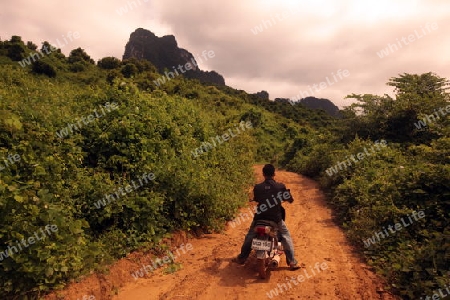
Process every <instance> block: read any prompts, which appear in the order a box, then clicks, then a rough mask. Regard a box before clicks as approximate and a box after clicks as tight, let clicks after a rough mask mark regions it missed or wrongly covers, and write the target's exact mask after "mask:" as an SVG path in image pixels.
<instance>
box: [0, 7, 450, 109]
mask: <svg viewBox="0 0 450 300" xmlns="http://www.w3.org/2000/svg"><path fill="white" fill-rule="evenodd" d="M298 2H299V1H294V0H284V1H279V0H277V1H275V0H248V1H245V2H244V1H238V0H232V1H227V2H223V1H218V0H208V1H207V0H189V1H179V0H110V1H105V0H98V1H95V2H91V1H88V0H78V1H67V2H60V1H56V0H47V1H45V2H42V1H40V2H32V1H25V0H17V1H14V3H8V4H4V5H3V12H2V13H0V18H1V19H2V24H3V25H2V28H1V29H0V36H1V38H2V39H8V38H10V36H11V35H20V36H22V37H23V39H24V40H32V41H33V42H35V43H40V42H42V41H44V40H48V41H50V42H51V41H54V40H56V39H57V38H61V37H62V36H63V35H66V34H67V32H68V31H78V32H79V33H80V39H78V40H75V41H73V43H71V44H69V45H68V46H67V49H63V52H64V53H65V54H68V53H69V52H70V50H71V49H74V48H77V47H82V48H84V49H86V51H87V52H88V54H90V55H91V56H92V57H93V58H94V59H96V60H98V59H100V58H101V57H104V56H116V57H119V58H121V57H122V55H123V52H124V47H125V44H126V42H127V41H128V38H129V35H130V34H131V32H133V31H134V30H135V29H136V28H139V27H142V28H146V29H149V30H151V31H153V32H154V33H155V34H157V35H159V36H162V35H166V34H173V35H175V37H176V39H177V41H178V44H179V46H180V47H183V48H185V49H187V50H188V51H190V52H191V53H193V54H194V55H196V54H198V53H201V52H202V51H203V50H214V52H215V54H216V56H215V58H214V59H211V60H208V61H206V62H203V63H201V64H200V66H201V67H202V68H203V69H206V70H216V71H217V72H219V73H220V74H222V75H223V76H224V77H225V79H226V82H227V84H228V85H231V86H233V87H235V88H238V89H244V90H246V91H248V92H257V91H260V90H267V91H268V92H269V93H270V96H271V98H272V99H273V98H275V97H286V98H288V97H291V96H292V95H296V94H298V92H299V91H301V90H306V89H307V88H308V86H312V85H313V84H318V83H320V82H321V81H323V80H324V79H325V78H326V77H327V76H330V75H331V74H332V72H337V70H339V69H342V70H345V69H347V70H349V72H350V74H351V75H350V76H349V77H347V78H345V79H344V80H341V81H339V82H337V83H336V84H334V85H333V86H329V87H328V88H326V89H324V90H321V91H320V92H318V93H317V94H315V95H314V96H316V97H324V98H329V99H330V100H332V101H334V102H335V103H336V104H338V105H340V106H342V105H348V104H350V103H349V101H350V100H344V97H345V96H346V95H347V94H351V93H376V94H380V95H382V94H384V93H386V92H389V93H391V91H392V88H391V87H387V86H386V82H387V81H388V80H389V78H390V77H393V76H397V75H398V74H402V73H404V72H410V73H425V72H429V71H432V72H435V73H437V74H438V75H440V76H442V77H446V78H450V70H449V69H448V61H449V60H450V59H449V58H448V53H449V50H450V39H449V32H448V30H446V28H447V27H448V26H449V25H450V18H449V15H450V7H449V6H448V4H447V2H446V0H428V1H424V0H423V1H422V0H397V1H388V0H366V1H358V0H341V1H332V0H315V1H312V0H311V1H301V3H298ZM127 7H128V10H127V12H126V13H123V14H119V13H118V10H119V9H121V8H122V10H124V9H125V8H127ZM433 22H435V23H436V24H438V29H437V30H433V31H432V32H429V34H427V35H426V36H423V37H421V38H420V39H416V40H415V41H414V42H412V43H410V44H409V45H403V47H402V48H400V49H398V51H395V52H392V53H389V55H388V56H386V57H384V58H380V57H379V56H378V55H377V52H380V51H381V50H382V49H385V48H386V47H388V46H389V44H394V43H397V42H398V40H400V41H401V39H402V37H408V35H410V34H415V31H416V30H417V31H418V32H421V31H420V30H422V29H423V28H424V27H425V26H426V24H427V23H433ZM256 27H259V28H260V29H262V31H258V33H257V34H255V32H256V31H255V28H256Z"/></svg>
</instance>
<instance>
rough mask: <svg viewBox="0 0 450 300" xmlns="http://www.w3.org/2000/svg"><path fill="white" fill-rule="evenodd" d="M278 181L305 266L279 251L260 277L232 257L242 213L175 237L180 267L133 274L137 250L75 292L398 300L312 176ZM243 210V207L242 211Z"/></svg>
mask: <svg viewBox="0 0 450 300" xmlns="http://www.w3.org/2000/svg"><path fill="white" fill-rule="evenodd" d="M255 172H256V174H257V178H258V181H262V176H261V174H260V173H261V166H255ZM275 180H277V181H280V182H283V183H285V184H286V186H287V187H288V188H290V189H291V192H292V194H293V196H294V199H295V202H294V203H292V204H289V203H285V204H284V207H285V208H286V221H287V225H288V228H289V229H290V231H291V235H292V238H293V241H294V246H295V251H296V258H297V260H299V262H301V263H303V264H305V268H303V269H300V270H297V271H290V270H289V269H288V268H287V266H286V263H285V258H284V257H283V258H282V261H281V268H279V269H277V270H275V271H273V272H272V273H271V276H270V277H269V278H268V279H266V280H261V279H258V276H257V272H256V265H255V261H256V260H255V259H254V258H252V257H251V258H249V260H248V261H247V263H246V265H245V266H240V265H237V264H235V263H232V262H231V258H233V257H234V256H236V255H237V254H238V252H239V249H240V247H241V244H242V241H243V239H244V236H245V234H246V232H247V230H248V227H249V225H250V223H251V217H246V216H245V215H241V216H240V218H239V219H237V220H236V221H240V222H241V224H238V223H239V222H234V223H231V224H229V225H228V229H227V230H226V231H225V232H224V233H223V234H208V235H203V236H202V237H201V238H199V239H190V240H186V239H184V241H183V240H180V241H179V242H180V243H181V242H184V243H190V244H191V245H192V248H191V250H189V251H185V252H181V251H180V252H179V257H177V258H176V260H175V261H176V262H178V263H181V264H182V269H181V270H179V271H177V272H174V273H172V274H164V272H163V271H164V269H165V268H164V267H161V268H159V269H157V270H156V271H155V272H154V273H151V272H149V273H148V274H146V275H145V277H143V278H139V279H135V278H133V277H132V276H131V272H134V271H137V270H138V269H139V268H140V267H142V263H144V264H145V263H149V262H150V261H149V259H147V261H145V259H143V258H142V257H139V259H138V260H139V261H140V262H141V263H140V264H137V263H133V265H130V263H129V262H130V261H133V257H131V258H130V257H128V258H126V259H124V260H122V261H121V262H118V263H117V265H116V266H114V267H113V268H111V273H110V275H107V276H104V277H103V276H98V275H96V276H95V277H94V278H91V279H88V281H89V280H90V281H91V282H90V283H88V282H85V283H84V284H83V283H82V285H83V288H76V289H74V288H73V287H70V289H72V291H76V294H77V295H78V299H82V296H83V294H84V295H86V294H87V295H89V294H92V295H95V297H96V298H95V299H97V300H98V299H111V297H112V299H114V300H151V299H167V300H182V299H183V300H184V299H186V300H187V299H189V300H191V299H199V300H211V299H213V300H223V299H227V300H231V299H236V300H240V299H245V300H249V299H272V298H274V299H289V300H291V299H351V300H355V299H364V300H370V299H385V300H386V299H396V298H394V297H392V296H391V295H390V294H388V293H387V292H384V291H383V290H384V289H383V283H382V281H381V280H380V279H379V278H378V277H377V276H375V275H374V274H373V272H371V271H370V269H369V268H368V267H367V266H366V265H365V264H364V263H362V261H361V260H360V259H359V258H358V256H357V255H356V254H354V253H353V252H352V248H351V246H350V245H349V244H348V242H347V240H346V238H345V236H344V234H343V232H342V231H341V230H340V229H339V228H338V227H337V226H336V225H335V224H334V223H333V222H332V220H331V211H330V210H329V209H328V208H327V207H326V205H325V201H324V195H323V193H322V192H321V191H320V190H319V188H318V185H317V183H315V182H314V181H312V180H310V179H307V178H305V177H303V176H300V175H297V174H294V173H289V172H282V171H279V172H277V174H276V177H275ZM249 207H250V205H249ZM248 212H249V211H248V208H245V209H242V211H241V213H243V214H245V213H248ZM134 261H136V259H134ZM166 270H167V269H166ZM299 275H302V276H301V277H300V276H299ZM292 279H293V280H292ZM108 280H113V281H115V283H113V284H111V283H108ZM300 281H301V282H300ZM89 285H91V286H90V287H91V288H92V289H91V291H92V292H91V293H90V292H89V289H87V288H88V287H89ZM94 285H95V286H96V287H95V288H94ZM70 294H71V296H73V295H75V293H74V292H71V293H70ZM66 299H69V298H66ZM70 299H77V298H76V297H74V298H72V297H70ZM86 299H89V298H87V297H86Z"/></svg>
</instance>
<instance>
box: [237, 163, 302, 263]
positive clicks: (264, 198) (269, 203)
mask: <svg viewBox="0 0 450 300" xmlns="http://www.w3.org/2000/svg"><path fill="white" fill-rule="evenodd" d="M263 175H264V178H265V180H264V182H262V183H259V184H256V185H255V187H254V188H253V195H254V198H253V201H256V202H258V206H257V210H256V213H255V215H254V217H253V222H252V224H251V225H250V229H249V231H248V233H247V235H246V236H245V239H244V244H243V245H242V248H241V253H240V254H239V255H238V256H237V257H236V258H234V259H233V262H236V263H238V264H244V263H245V261H246V260H247V258H248V256H249V255H250V252H251V251H252V249H251V247H252V240H253V238H254V237H255V236H256V233H255V231H254V227H255V225H256V221H258V220H268V221H272V222H274V223H276V224H278V232H279V234H280V235H281V237H282V240H281V243H282V245H283V249H284V252H285V254H286V262H287V264H288V265H289V267H290V269H291V270H297V269H299V268H300V266H299V265H298V262H297V260H296V259H295V256H294V245H293V243H292V238H291V234H290V233H289V230H288V228H287V227H286V223H285V222H284V220H283V219H284V217H283V212H284V211H283V210H284V209H283V206H282V205H281V202H282V201H288V202H289V203H292V202H293V201H294V199H293V198H292V195H291V193H290V192H289V190H288V189H286V186H285V185H284V184H282V183H279V182H276V181H275V180H274V179H273V178H274V176H275V167H274V166H273V165H271V164H266V165H264V167H263Z"/></svg>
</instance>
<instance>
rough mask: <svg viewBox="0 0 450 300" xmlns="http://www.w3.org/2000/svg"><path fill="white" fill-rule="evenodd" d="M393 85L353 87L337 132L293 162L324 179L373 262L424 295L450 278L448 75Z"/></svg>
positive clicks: (299, 150) (397, 284)
mask: <svg viewBox="0 0 450 300" xmlns="http://www.w3.org/2000/svg"><path fill="white" fill-rule="evenodd" d="M388 85H391V86H393V87H395V91H396V98H395V99H393V98H391V97H389V96H387V95H385V96H377V95H368V94H367V95H350V96H349V97H350V98H354V99H355V100H357V101H356V102H355V103H354V104H353V105H351V106H350V107H348V108H346V109H345V110H344V112H343V114H344V115H345V118H344V120H343V122H342V124H340V126H341V127H335V128H334V129H333V130H331V133H332V135H331V136H332V137H333V138H330V139H329V140H328V141H326V142H324V141H323V140H320V141H318V142H316V143H314V144H313V145H312V147H311V148H306V149H305V148H303V147H301V146H299V147H296V149H294V150H293V152H295V155H294V156H293V158H292V159H291V160H290V161H289V162H288V164H287V167H288V168H289V169H291V170H293V171H296V172H300V173H303V174H306V175H309V176H313V177H316V178H317V179H318V180H320V182H321V184H322V186H323V187H324V188H325V189H326V190H327V191H328V193H329V196H330V202H331V204H332V205H333V206H334V208H335V212H336V215H337V217H338V219H339V221H340V223H341V224H342V225H343V227H344V228H345V229H346V230H347V233H348V237H349V238H350V239H351V240H352V241H353V242H354V243H355V244H356V245H359V246H360V247H361V250H362V251H363V252H364V254H365V255H366V257H367V258H368V262H369V263H370V264H371V265H373V266H374V267H375V268H376V270H377V271H378V272H379V273H380V274H382V275H384V276H385V277H386V278H387V279H388V281H389V282H390V283H391V284H392V287H393V288H394V290H395V291H396V292H398V293H399V294H400V295H401V296H402V297H403V298H404V299H418V298H420V297H421V296H425V295H432V294H433V293H434V292H433V290H434V291H436V290H439V289H442V288H444V287H446V285H447V284H448V282H449V280H450V272H449V271H450V269H449V266H450V264H449V258H450V221H449V220H450V166H449V163H450V147H449V146H450V137H449V133H450V132H449V129H450V127H449V125H450V122H449V115H450V102H449V94H448V93H447V92H446V90H447V87H448V81H447V80H445V79H444V78H440V77H439V76H437V75H435V74H432V73H426V74H422V75H412V74H403V75H400V76H399V77H397V78H391V79H390V81H389V82H388ZM442 108H444V110H442ZM447 108H448V111H447ZM433 113H434V116H435V118H431V117H430V118H429V120H430V121H428V119H426V116H429V115H432V114H433ZM444 113H445V114H444ZM423 118H425V119H426V120H427V121H426V123H427V124H426V125H425V126H421V128H420V129H419V128H418V126H416V125H415V124H417V123H418V122H419V121H420V120H422V119H423ZM419 127H420V126H419ZM380 139H385V140H387V141H388V145H387V147H386V148H385V149H383V150H382V151H378V152H376V153H374V154H372V155H371V156H370V157H366V158H365V159H363V160H360V161H358V163H353V164H352V166H349V167H347V168H343V169H342V170H339V172H338V173H337V174H334V175H332V176H329V175H328V174H327V173H326V172H325V171H326V169H327V168H329V167H331V166H332V165H335V164H336V163H337V162H339V161H344V160H345V159H346V158H348V157H350V156H351V155H356V154H357V153H359V152H362V151H363V149H364V148H365V147H366V148H370V146H371V144H373V142H375V141H377V140H380ZM310 149H312V150H310ZM421 210H423V211H424V213H425V218H423V219H420V220H418V221H416V222H414V223H413V224H412V225H410V226H408V227H406V228H404V229H403V230H401V231H397V232H395V234H391V235H390V236H387V237H385V238H381V239H380V240H377V242H376V243H375V244H372V245H371V246H370V247H368V248H367V247H366V248H363V246H364V243H363V241H365V240H367V239H368V238H370V237H372V236H373V235H374V234H375V233H377V232H382V231H383V229H384V228H388V226H389V225H393V224H395V223H397V222H399V220H401V219H402V218H405V219H406V220H407V216H409V215H411V213H412V212H413V211H421Z"/></svg>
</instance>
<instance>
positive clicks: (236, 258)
mask: <svg viewBox="0 0 450 300" xmlns="http://www.w3.org/2000/svg"><path fill="white" fill-rule="evenodd" d="M231 261H232V262H234V263H237V264H240V265H243V264H245V261H246V259H243V258H240V257H239V255H238V256H236V257H235V258H233V259H232V260H231Z"/></svg>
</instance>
